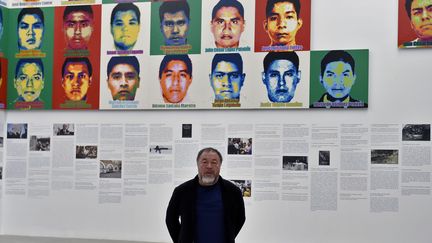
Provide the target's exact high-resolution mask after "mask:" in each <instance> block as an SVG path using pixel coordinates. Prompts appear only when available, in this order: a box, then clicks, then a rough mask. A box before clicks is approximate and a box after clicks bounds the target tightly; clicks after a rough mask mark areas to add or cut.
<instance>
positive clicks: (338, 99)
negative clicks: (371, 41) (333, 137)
mask: <svg viewBox="0 0 432 243" xmlns="http://www.w3.org/2000/svg"><path fill="white" fill-rule="evenodd" d="M310 73H311V75H310V108H367V107H368V83H369V51H368V50H332V51H313V52H311V71H310Z"/></svg>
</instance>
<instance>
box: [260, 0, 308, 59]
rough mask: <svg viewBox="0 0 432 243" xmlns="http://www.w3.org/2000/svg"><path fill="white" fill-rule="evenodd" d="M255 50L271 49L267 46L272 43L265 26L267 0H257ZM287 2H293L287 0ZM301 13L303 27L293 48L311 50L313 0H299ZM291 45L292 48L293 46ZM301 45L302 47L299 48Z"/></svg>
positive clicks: (299, 30)
mask: <svg viewBox="0 0 432 243" xmlns="http://www.w3.org/2000/svg"><path fill="white" fill-rule="evenodd" d="M255 1H256V3H255V4H256V5H255V52H262V51H271V50H269V49H267V48H266V47H269V46H270V45H271V40H270V37H269V34H268V33H267V32H266V30H265V28H264V21H265V20H266V5H267V1H266V0H255ZM286 2H291V1H290V0H286ZM299 2H300V14H298V13H297V16H298V18H299V19H301V21H302V25H301V27H300V28H299V29H298V30H297V33H296V35H295V40H296V41H295V42H296V44H295V46H291V47H292V48H293V49H292V50H310V29H311V27H310V26H311V21H310V20H311V0H299ZM291 47H290V48H291ZM300 47H301V49H299V48H300Z"/></svg>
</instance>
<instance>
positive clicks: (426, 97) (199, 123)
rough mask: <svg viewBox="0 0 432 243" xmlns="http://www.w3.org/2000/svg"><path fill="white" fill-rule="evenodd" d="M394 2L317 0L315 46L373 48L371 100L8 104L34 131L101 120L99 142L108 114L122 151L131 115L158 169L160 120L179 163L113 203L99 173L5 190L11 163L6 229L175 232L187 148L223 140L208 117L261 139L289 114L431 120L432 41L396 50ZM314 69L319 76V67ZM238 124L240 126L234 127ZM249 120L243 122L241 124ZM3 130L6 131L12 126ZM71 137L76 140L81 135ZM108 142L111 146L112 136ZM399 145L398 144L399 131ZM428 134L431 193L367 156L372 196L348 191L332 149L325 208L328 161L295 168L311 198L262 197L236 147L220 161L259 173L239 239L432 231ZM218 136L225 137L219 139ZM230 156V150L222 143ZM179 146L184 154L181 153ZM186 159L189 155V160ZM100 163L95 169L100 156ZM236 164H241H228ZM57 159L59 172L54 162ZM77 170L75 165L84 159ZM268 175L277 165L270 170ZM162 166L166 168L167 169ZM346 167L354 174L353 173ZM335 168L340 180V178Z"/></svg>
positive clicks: (377, 236) (87, 234) (381, 241)
mask: <svg viewBox="0 0 432 243" xmlns="http://www.w3.org/2000/svg"><path fill="white" fill-rule="evenodd" d="M397 6H398V2H397V0H380V1H376V0H363V1H356V0H312V33H311V39H312V43H311V49H312V50H332V49H369V102H368V104H369V108H368V109H358V110H343V109H341V110H311V109H305V110H192V111H190V110H184V111H170V110H167V111H7V112H5V113H1V114H0V117H2V116H4V117H5V118H4V119H5V120H6V122H7V123H15V122H16V123H28V124H29V133H30V134H29V135H31V132H32V130H31V128H35V129H37V128H38V127H39V128H40V129H45V128H46V127H49V126H52V124H54V123H74V124H92V125H90V127H91V126H93V129H98V131H99V133H98V134H99V137H98V140H97V142H96V143H97V144H99V145H100V146H102V145H101V143H103V141H104V140H103V138H101V137H100V134H101V130H102V129H107V125H106V124H116V125H114V127H116V128H119V127H122V129H123V130H122V131H123V136H122V138H121V139H119V141H120V143H119V144H118V148H119V150H121V151H123V152H124V150H125V149H127V147H126V146H125V145H126V142H127V141H126V140H127V139H126V138H125V136H124V135H125V134H126V133H127V132H126V127H128V125H127V124H134V127H135V128H136V129H137V130H139V131H140V134H142V141H147V142H148V144H143V147H144V148H145V149H144V150H145V152H144V150H143V151H142V152H143V154H144V159H143V160H145V165H146V169H145V170H150V167H149V166H150V164H151V160H152V158H153V157H152V155H149V154H148V153H147V152H148V148H149V147H146V146H151V145H153V144H156V143H159V142H160V141H157V140H155V137H153V138H152V136H156V135H155V134H152V131H162V130H157V129H156V130H154V129H155V128H157V127H165V128H167V129H168V131H170V133H171V135H169V136H168V135H166V134H165V135H164V136H167V137H168V138H167V141H162V142H161V143H165V144H170V145H172V146H173V147H172V148H173V152H172V153H173V154H172V155H171V156H169V157H167V158H169V160H170V161H171V162H172V163H171V164H170V166H172V167H171V171H175V172H176V174H174V175H171V180H170V181H169V182H168V183H156V182H155V181H153V182H152V180H156V178H151V176H153V177H157V174H152V175H151V176H149V175H148V173H147V174H146V178H145V180H144V181H145V183H144V184H143V185H142V189H143V190H142V191H140V193H139V195H134V196H131V195H128V196H125V195H124V194H122V198H121V201H120V202H115V203H112V202H111V203H110V202H109V196H106V194H104V195H105V196H106V197H102V198H104V199H105V200H106V201H102V202H101V195H102V194H101V191H102V189H107V188H108V190H107V191H108V192H109V191H110V190H113V191H114V192H118V190H117V191H116V190H115V189H116V188H115V187H116V185H111V184H109V183H103V182H101V181H99V180H98V179H96V181H95V180H93V181H90V182H89V183H93V184H92V185H94V186H96V189H95V190H75V189H74V190H58V191H50V192H49V195H48V196H46V195H45V196H41V197H29V195H28V193H26V194H25V195H13V194H6V193H5V191H6V190H7V186H8V183H15V182H16V181H10V180H9V181H8V180H7V178H5V175H4V176H3V180H2V181H1V182H2V187H1V188H2V196H1V199H0V205H1V208H0V210H1V211H0V215H1V217H0V223H1V233H3V234H17V235H35V236H57V237H80V238H103V239H123V240H142V241H155V242H170V238H169V235H168V232H167V230H166V227H165V223H164V217H165V209H166V206H167V204H168V200H169V198H170V196H171V193H172V190H173V188H174V186H175V185H176V184H178V183H179V182H180V181H184V180H186V178H192V177H193V176H194V175H195V173H196V172H195V168H194V163H195V162H194V161H193V159H194V156H195V154H194V153H189V154H183V153H182V151H181V148H185V147H186V148H187V149H191V151H192V148H196V149H199V148H200V147H203V146H206V145H216V146H218V142H215V141H212V140H211V139H209V138H207V137H205V136H207V135H208V134H211V133H208V131H207V130H205V128H206V127H211V128H220V129H221V130H222V131H225V133H224V134H223V140H224V141H226V138H227V137H237V136H238V137H253V139H254V142H256V141H257V140H260V138H262V137H260V136H262V134H261V133H258V132H257V131H262V130H265V129H263V127H266V126H270V127H272V126H274V127H277V126H281V125H282V124H285V125H287V124H288V125H289V124H301V127H306V128H308V129H309V131H310V133H313V131H312V130H313V129H312V128H319V129H321V132H322V133H321V135H322V134H323V133H324V132H323V131H324V130H325V129H323V128H325V127H329V128H332V129H334V128H337V129H340V130H342V129H341V128H342V127H343V125H342V124H350V126H354V127H364V128H367V130H368V131H367V132H366V134H367V136H368V138H370V137H371V135H375V136H379V133H374V131H376V130H373V129H372V128H374V129H377V128H382V127H384V128H389V129H393V130H394V129H395V128H396V129H397V128H401V127H402V126H403V124H409V123H411V124H430V123H431V122H432V111H431V105H432V95H430V91H432V80H431V75H430V73H431V67H430V64H431V63H432V49H429V50H428V49H421V50H399V49H398V48H397V14H398V13H397V10H398V7H397ZM257 68H261V67H260V66H259V67H257ZM313 78H314V77H311V79H313ZM253 79H255V80H256V82H261V81H260V77H248V80H247V81H248V82H251V81H252V80H253ZM315 79H316V82H318V78H315ZM136 124H141V125H142V126H141V128H142V129H141V130H140V129H138V128H137V127H139V126H137V125H136ZM182 124H193V137H192V139H190V140H188V141H189V142H184V141H183V140H181V125H182ZM354 124H355V125H354ZM377 124H382V125H377ZM76 126H77V125H76ZM233 127H235V128H236V129H237V131H236V132H235V131H234V130H235V129H233ZM108 129H109V127H108ZM242 129H245V130H244V131H242ZM260 129H261V130H260ZM269 130H271V128H270V129H269ZM340 130H338V131H336V134H338V136H337V137H336V138H335V139H334V140H335V141H336V143H338V142H339V144H338V145H337V146H331V143H329V144H330V145H329V146H328V148H327V149H329V150H333V149H334V150H337V151H339V150H340V149H341V148H340V147H341V145H343V144H340V139H341V138H340V133H339V131H340ZM399 130H400V129H399ZM33 131H35V130H33ZM274 131H276V130H274ZM277 131H279V130H277ZM381 131H383V130H381ZM206 132H207V133H206ZM279 132H280V131H279ZM333 132H334V130H333ZM3 133H4V134H5V131H4V129H3ZM132 133H133V132H132ZM276 133H277V132H276ZM399 136H401V135H399ZM51 139H54V138H51ZM152 139H153V140H152ZM308 139H310V140H308V143H309V146H310V151H313V150H314V148H313V146H312V145H311V144H312V142H313V141H311V138H310V137H309V138H308ZM168 140H169V141H168ZM152 141H157V142H152ZM369 142H370V141H369ZM72 143H76V140H75V142H72ZM254 144H256V143H254ZM105 145H106V144H105ZM111 145H112V146H111V147H110V148H112V147H116V146H114V145H113V144H111ZM179 145H182V146H179ZM219 145H220V144H219ZM8 146H9V145H8V141H6V142H5V147H4V150H5V151H7V150H8ZM281 146H283V145H281ZM398 146H399V147H398V148H400V147H401V146H402V142H400V144H399V145H398ZM422 146H423V147H425V146H428V147H429V150H426V151H429V161H428V162H427V161H426V165H424V166H422V167H415V168H412V170H413V171H416V170H417V171H418V170H421V171H422V172H425V173H426V174H427V175H426V177H427V178H429V181H427V178H426V179H425V180H426V183H423V184H422V185H423V186H424V185H428V187H427V186H426V188H428V190H429V194H428V195H410V196H407V195H402V193H401V190H400V185H397V186H398V188H399V189H397V190H390V191H386V190H383V191H381V190H377V191H375V190H372V188H371V183H372V182H371V181H373V180H374V179H373V177H374V176H378V177H379V175H380V173H379V172H380V170H376V171H375V170H374V173H372V169H371V168H372V165H370V164H369V167H368V169H367V170H366V172H365V173H366V179H367V180H368V182H367V185H368V188H367V190H366V191H363V192H361V193H360V194H361V195H362V196H364V197H366V198H361V197H351V198H352V200H341V198H342V197H344V196H346V195H342V194H341V192H340V188H339V187H340V180H341V178H342V177H343V176H342V172H341V169H340V167H339V165H340V163H339V162H340V159H335V160H334V161H338V162H337V163H335V164H333V165H332V166H330V167H329V169H328V171H327V172H330V173H333V174H330V176H328V177H325V178H324V179H322V180H321V181H318V182H322V183H324V185H322V188H323V190H325V189H326V188H328V187H327V186H329V185H328V184H325V183H330V184H331V183H336V184H335V185H336V189H337V191H336V193H337V194H336V196H337V202H336V203H337V207H336V209H334V208H332V206H329V207H328V208H326V207H325V205H324V206H323V208H322V209H323V210H321V209H319V207H318V208H314V207H313V206H312V204H311V201H314V200H315V202H320V201H321V202H325V201H326V197H325V194H324V195H323V194H322V193H320V187H319V185H320V183H316V181H315V180H317V177H316V176H317V175H321V174H320V173H321V172H323V170H318V169H317V167H316V168H314V166H313V165H311V166H310V170H309V171H306V172H303V173H300V174H298V176H299V178H297V180H294V182H296V183H299V184H300V186H305V187H306V189H304V191H308V192H309V194H308V195H307V196H308V199H307V200H306V201H302V200H298V201H295V200H282V199H281V198H279V199H278V200H257V198H255V197H254V191H253V190H254V188H253V186H254V184H253V183H254V179H255V178H256V177H258V176H259V175H257V170H256V168H257V167H258V166H257V165H256V162H257V160H258V159H260V158H261V157H259V156H258V155H256V154H254V155H253V156H252V163H254V164H253V166H252V168H251V169H250V170H241V171H238V170H237V169H236V168H232V167H231V166H230V164H229V162H230V160H229V159H228V160H227V162H226V163H224V164H223V168H222V172H221V174H222V176H224V178H233V177H235V178H234V179H236V178H239V179H241V178H248V179H249V178H250V179H252V197H251V198H246V199H245V202H246V223H245V225H244V227H243V229H242V231H241V232H240V234H239V236H238V238H237V240H238V242H239V243H246V242H247V243H262V242H271V243H282V242H283V243H291V242H293V243H315V242H320V243H322V242H324V243H338V242H350V243H365V242H367V243H373V242H377V243H390V242H391V243H406V242H415V243H428V242H431V237H430V233H429V232H430V225H431V223H432V206H431V205H432V195H431V193H430V188H431V183H432V182H431V181H430V172H431V163H430V146H431V144H430V141H429V142H427V143H425V144H423V145H422ZM219 148H221V149H226V147H225V146H222V145H220V146H219ZM362 149H366V150H370V149H371V145H370V143H368V144H367V145H366V146H363V147H362ZM52 150H54V149H52ZM283 150H284V148H281V151H279V152H278V153H279V154H276V156H277V157H279V158H280V157H281V155H283V154H284V153H283ZM195 151H196V150H195ZM52 152H54V151H52ZM332 154H334V155H337V157H339V155H340V153H339V152H335V153H332ZM400 156H401V155H400ZM6 157H7V155H5V156H3V158H6ZM225 157H227V155H226V154H225ZM174 158H177V159H178V161H176V160H174ZM399 158H401V157H399ZM186 159H187V160H188V161H184V160H186ZM156 160H157V159H156ZM180 160H181V161H180ZM311 160H313V159H311ZM399 161H400V160H399ZM51 162H52V161H51ZM51 162H50V163H51ZM179 162H183V163H187V164H188V165H186V166H184V169H183V170H179V168H178V167H176V165H175V163H179ZM8 163H12V162H11V161H7V160H6V161H4V168H6V170H5V173H6V174H7V167H8V165H7V164H8ZM123 166H124V165H123ZM401 167H402V165H401V164H398V165H396V166H393V167H392V170H393V171H394V172H396V173H398V174H399V176H397V178H398V181H397V183H396V184H399V183H403V182H402V181H401V176H400V172H401ZM123 169H124V168H123ZM315 169H317V170H315ZM97 170H98V171H99V168H97ZM230 170H233V171H236V173H231V172H230ZM49 171H50V172H49V173H51V170H49ZM324 172H325V170H324ZM387 172H388V170H387ZM74 173H77V170H76V164H75V165H74ZM280 173H281V174H280V177H281V178H282V179H281V180H282V181H283V180H284V175H285V176H286V174H284V173H285V172H280ZM344 173H346V172H344ZM27 175H29V174H27ZM242 175H243V177H242ZM270 175H273V176H274V174H272V173H270ZM160 176H161V177H160V178H162V176H163V174H160ZM288 176H290V175H288ZM344 176H345V177H349V175H346V174H345V175H344ZM334 178H335V179H336V181H334V180H333V179H334ZM285 179H286V178H285ZM375 179H376V178H375ZM378 179H379V178H378ZM121 180H122V187H123V188H121V189H122V190H123V189H124V187H125V185H126V180H125V178H124V177H123V178H122V179H121ZM161 180H162V179H161ZM318 180H319V179H318ZM285 182H286V183H288V184H289V183H290V182H293V181H290V180H286V181H285ZM23 183H27V184H26V185H29V183H31V182H29V180H28V178H25V180H23ZM279 183H280V181H279ZM383 183H384V182H383ZM389 183H391V182H389ZM114 184H115V183H114ZM285 185H286V184H285ZM393 185H394V184H393ZM24 187H26V186H25V185H24ZM27 189H28V188H27ZM117 189H118V188H117ZM281 190H283V189H281ZM299 190H300V191H301V190H302V189H299ZM264 191H265V189H262V191H261V193H263V194H261V195H264V194H265V193H264ZM312 191H313V193H312ZM331 193H333V191H332V192H331ZM386 193H390V194H392V195H391V196H392V197H391V198H397V208H394V207H393V208H392V209H391V210H375V209H376V207H382V208H384V209H385V208H387V209H389V208H391V207H390V206H389V205H388V204H389V203H390V204H391V203H392V202H388V201H385V200H382V201H381V203H382V204H384V205H379V204H380V202H379V201H372V200H371V198H372V197H375V198H381V199H386V198H387V197H386V195H384V194H386ZM333 196H334V195H333ZM319 197H322V199H320V198H319ZM330 197H331V196H330ZM372 204H373V205H372ZM386 204H387V205H386ZM321 206H322V205H321ZM327 206H328V205H327ZM387 206H388V207H387ZM393 206H394V205H393ZM313 209H314V210H313ZM315 209H316V210H315Z"/></svg>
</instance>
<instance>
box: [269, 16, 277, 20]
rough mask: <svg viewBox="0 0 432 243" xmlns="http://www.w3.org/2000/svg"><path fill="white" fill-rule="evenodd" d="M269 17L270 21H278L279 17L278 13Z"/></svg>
mask: <svg viewBox="0 0 432 243" xmlns="http://www.w3.org/2000/svg"><path fill="white" fill-rule="evenodd" d="M269 19H270V21H277V20H278V17H277V16H276V15H272V16H270V18H269Z"/></svg>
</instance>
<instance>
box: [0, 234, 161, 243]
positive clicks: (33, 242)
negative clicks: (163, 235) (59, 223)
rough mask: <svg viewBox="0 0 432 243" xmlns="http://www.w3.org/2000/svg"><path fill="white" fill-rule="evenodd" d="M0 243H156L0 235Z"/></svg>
mask: <svg viewBox="0 0 432 243" xmlns="http://www.w3.org/2000/svg"><path fill="white" fill-rule="evenodd" d="M0 242H1V243H156V242H144V241H119V240H90V239H70V238H54V237H31V236H15V235H0Z"/></svg>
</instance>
